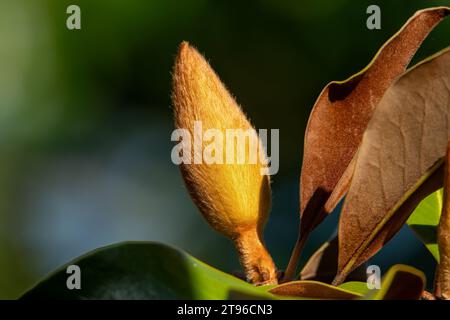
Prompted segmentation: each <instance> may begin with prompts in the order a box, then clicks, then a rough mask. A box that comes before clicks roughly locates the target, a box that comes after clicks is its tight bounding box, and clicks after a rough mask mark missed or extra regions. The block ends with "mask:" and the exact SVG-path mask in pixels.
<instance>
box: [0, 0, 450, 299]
mask: <svg viewBox="0 0 450 320" xmlns="http://www.w3.org/2000/svg"><path fill="white" fill-rule="evenodd" d="M69 4H78V5H80V7H81V12H82V30H79V31H69V30H67V28H66V25H65V21H66V18H67V14H66V8H67V6H68V5H69ZM370 4H378V5H380V7H381V9H382V29H381V30H374V31H371V30H368V29H367V28H366V25H365V23H366V18H367V14H366V13H365V12H366V8H367V6H368V5H370ZM434 5H449V1H426V0H422V1H418V0H414V1H413V0H398V1H389V0H386V1H350V0H328V1H314V0H308V1H305V0H302V1H275V0H273V1H268V0H266V1H206V0H202V1H193V0H192V1H170V0H165V1H162V0H161V1H157V0H148V1H144V0H142V1H137V0H136V1H124V0H120V1H119V0H86V1H74V0H72V1H65V0H39V1H35V0H28V1H26V0H18V1H6V0H3V1H1V2H0V298H15V297H17V296H18V295H20V293H21V292H23V290H25V289H26V288H27V287H29V286H30V285H32V284H33V283H34V282H35V281H37V280H38V279H39V278H41V277H42V276H44V275H45V274H47V273H48V272H49V271H51V270H52V269H54V268H55V267H57V266H58V265H60V264H62V263H64V262H66V261H68V260H70V259H71V258H74V257H76V256H78V255H80V254H82V253H84V252H86V251H88V250H91V249H94V248H96V247H99V246H102V245H106V244H110V243H114V242H118V241H123V240H155V241H161V242H166V243H171V244H174V245H176V246H178V247H181V248H183V249H185V250H187V251H188V252H190V253H192V254H193V255H195V256H196V257H198V258H200V259H201V260H203V261H206V262H208V263H209V264H212V265H213V266H215V267H217V268H220V269H222V270H225V271H232V270H235V269H237V268H238V263H237V259H236V255H235V252H234V249H233V247H232V245H231V244H230V243H229V242H228V241H227V240H226V239H224V238H222V237H221V236H219V235H217V234H216V233H214V232H213V231H212V230H210V228H209V227H208V226H207V225H206V223H205V222H204V221H203V220H202V219H201V218H200V215H199V214H198V212H197V210H196V208H195V207H194V206H193V204H192V202H191V201H190V199H189V197H188V195H187V193H186V190H185V188H184V186H183V182H182V180H181V177H180V174H179V172H178V168H177V167H176V166H175V165H173V164H172V163H171V161H170V150H171V147H172V143H171V142H170V133H171V131H172V130H173V126H172V110H171V107H170V104H171V102H170V72H171V67H172V63H173V59H174V55H175V54H176V51H177V46H178V44H179V43H180V42H181V41H182V40H187V41H189V42H191V43H192V44H193V45H195V46H196V47H198V49H199V50H200V51H201V52H203V53H204V54H205V55H206V57H207V58H208V59H209V61H210V62H211V64H212V66H213V67H214V69H215V70H216V71H217V72H218V74H219V75H220V76H221V78H222V80H223V81H224V83H226V85H227V86H228V88H229V89H230V91H231V92H232V93H233V94H234V95H235V96H236V97H237V100H238V102H239V103H240V104H241V105H242V106H243V108H244V109H245V111H246V112H247V114H248V115H249V117H250V118H251V119H252V122H253V123H254V124H255V125H256V126H257V127H259V128H279V129H280V151H281V159H280V161H281V162H280V171H279V173H278V174H277V175H276V176H275V177H274V178H273V203H274V207H273V212H272V215H271V218H270V221H269V223H268V226H267V229H266V241H267V245H268V247H269V249H270V251H271V252H272V254H273V256H274V258H275V260H276V262H277V264H278V266H279V267H281V268H284V267H285V265H286V263H287V261H288V259H289V255H290V251H291V249H292V246H293V244H294V241H295V238H296V234H297V225H298V181H299V173H300V166H301V155H302V148H303V145H302V141H303V134H304V128H305V125H306V122H307V117H308V114H309V111H310V109H311V107H312V105H313V103H314V100H315V98H316V97H317V96H318V94H319V93H320V91H321V89H322V87H323V86H324V85H325V84H326V83H327V82H329V81H331V80H341V79H344V78H346V77H348V76H350V75H351V74H353V73H355V72H357V71H359V70H360V69H361V68H363V67H364V66H365V65H366V64H367V63H368V62H369V61H370V59H371V58H372V57H373V55H374V54H375V53H376V51H377V50H378V48H379V47H380V46H381V45H382V44H383V43H384V42H385V41H386V40H387V39H388V38H389V37H390V36H391V35H393V34H394V33H395V32H396V31H397V30H398V29H399V28H400V26H401V25H402V24H403V23H404V22H405V21H406V19H407V18H408V17H409V16H410V15H412V14H413V13H414V12H415V11H416V10H417V9H420V8H424V7H429V6H434ZM448 39H450V21H445V22H443V23H442V24H441V25H440V26H439V27H438V28H437V29H436V30H435V31H433V33H432V34H431V35H430V37H429V38H428V39H427V41H426V43H425V45H424V46H423V47H422V48H421V49H420V51H419V53H418V54H417V56H416V58H415V59H414V61H418V60H419V59H422V58H424V57H426V56H427V55H429V54H431V53H434V52H436V51H438V50H440V49H442V48H444V47H446V46H448V45H449V42H448ZM336 222H337V215H334V216H332V217H331V218H330V219H328V220H327V221H326V222H325V223H324V224H323V225H322V227H320V228H319V230H318V231H317V232H315V233H314V235H313V237H312V238H311V241H310V242H309V244H308V246H307V249H306V253H305V256H307V255H309V254H310V253H311V252H312V250H314V249H315V248H317V247H318V246H319V244H320V243H321V242H322V241H324V240H325V239H327V238H328V237H329V236H330V234H331V233H332V232H333V231H334V228H335V226H336ZM373 262H374V263H377V264H380V266H381V267H382V271H385V270H386V268H387V267H388V266H389V265H390V264H393V263H400V262H402V263H408V264H412V265H414V266H417V267H419V268H421V269H424V270H425V271H427V273H428V276H429V277H431V275H432V274H431V272H432V263H433V261H432V258H431V255H430V254H428V253H427V252H426V251H425V250H424V249H423V246H422V245H421V244H420V243H419V242H418V241H417V240H416V239H415V238H414V236H413V235H412V233H411V232H410V231H409V230H408V229H406V228H405V229H404V230H402V232H401V233H400V234H399V235H398V236H397V237H396V238H395V239H394V240H393V241H392V242H391V243H390V244H389V245H388V246H387V247H386V248H385V249H384V250H383V251H382V252H381V253H380V254H378V255H377V256H376V257H375V258H374V259H373Z"/></svg>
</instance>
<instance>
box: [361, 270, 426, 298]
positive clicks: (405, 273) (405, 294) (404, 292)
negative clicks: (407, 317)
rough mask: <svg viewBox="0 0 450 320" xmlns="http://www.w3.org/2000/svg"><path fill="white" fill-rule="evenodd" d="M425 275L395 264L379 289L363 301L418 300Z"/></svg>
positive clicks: (371, 292) (422, 288)
mask: <svg viewBox="0 0 450 320" xmlns="http://www.w3.org/2000/svg"><path fill="white" fill-rule="evenodd" d="M425 283H426V279H425V275H424V274H423V272H422V271H420V270H417V269H416V268H413V267H410V266H407V265H403V264H397V265H394V266H392V267H391V268H390V269H389V270H388V272H387V273H386V275H385V276H384V277H383V280H382V281H381V289H380V290H376V291H375V292H374V291H372V290H371V291H370V292H369V293H368V294H367V295H366V296H365V297H364V298H363V299H370V300H419V299H420V297H421V296H422V293H423V290H424V289H425Z"/></svg>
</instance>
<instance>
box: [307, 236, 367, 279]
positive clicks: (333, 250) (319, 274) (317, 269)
mask: <svg viewBox="0 0 450 320" xmlns="http://www.w3.org/2000/svg"><path fill="white" fill-rule="evenodd" d="M337 266H338V240H337V237H335V238H333V240H331V241H330V242H325V243H324V244H323V245H322V246H321V247H320V248H319V249H317V251H316V252H314V254H313V255H312V256H311V257H310V258H309V260H308V262H307V263H306V264H305V266H304V267H303V269H302V271H301V272H300V279H301V280H315V281H320V282H325V283H331V282H332V281H333V279H334V277H335V276H336V273H337ZM366 278H367V275H366V270H365V266H364V265H362V266H360V267H359V268H357V269H356V270H354V271H353V272H352V273H351V274H350V275H349V276H348V277H347V280H348V281H366ZM364 283H365V282H364Z"/></svg>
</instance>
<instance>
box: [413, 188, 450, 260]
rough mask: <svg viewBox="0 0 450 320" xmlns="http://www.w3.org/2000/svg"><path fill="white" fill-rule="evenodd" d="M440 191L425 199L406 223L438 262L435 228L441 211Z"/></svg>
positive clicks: (441, 194)
mask: <svg viewBox="0 0 450 320" xmlns="http://www.w3.org/2000/svg"><path fill="white" fill-rule="evenodd" d="M442 199H443V193H442V189H440V190H438V191H436V192H434V193H432V194H430V195H429V196H428V197H426V198H425V199H424V200H423V201H422V202H421V203H420V204H419V205H418V206H417V208H416V210H414V212H413V213H412V214H411V216H410V217H409V219H408V221H407V223H408V225H409V227H410V228H411V229H412V230H413V231H414V233H415V234H416V235H417V236H418V237H419V239H420V240H421V241H422V242H423V243H424V244H425V246H426V247H427V249H428V250H429V251H430V252H431V254H432V255H433V257H434V258H435V259H436V261H437V262H439V247H438V244H437V226H438V224H439V218H440V216H441V210H442Z"/></svg>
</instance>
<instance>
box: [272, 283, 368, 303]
mask: <svg viewBox="0 0 450 320" xmlns="http://www.w3.org/2000/svg"><path fill="white" fill-rule="evenodd" d="M269 292H270V293H273V294H277V295H281V296H291V297H302V298H311V299H333V300H349V299H356V298H359V297H361V295H359V294H357V293H354V292H351V291H348V290H345V289H341V288H337V287H333V286H331V285H329V284H326V283H322V282H318V281H292V282H287V283H284V284H281V285H279V286H276V287H275V288H272V289H270V290H269Z"/></svg>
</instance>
